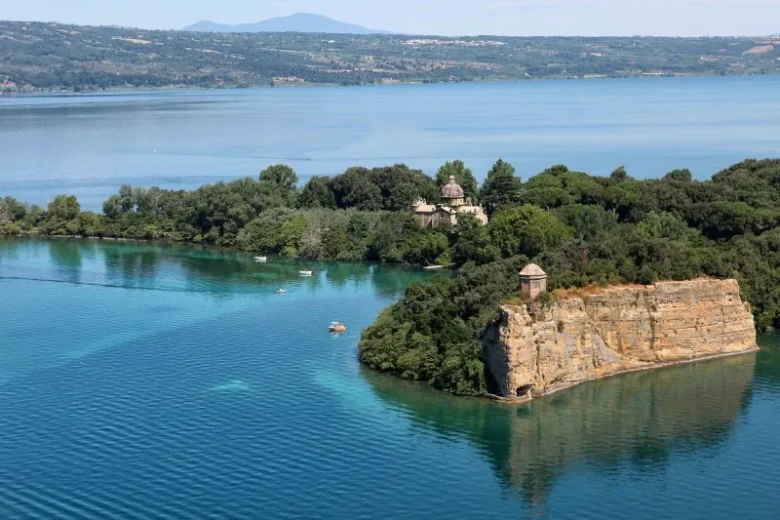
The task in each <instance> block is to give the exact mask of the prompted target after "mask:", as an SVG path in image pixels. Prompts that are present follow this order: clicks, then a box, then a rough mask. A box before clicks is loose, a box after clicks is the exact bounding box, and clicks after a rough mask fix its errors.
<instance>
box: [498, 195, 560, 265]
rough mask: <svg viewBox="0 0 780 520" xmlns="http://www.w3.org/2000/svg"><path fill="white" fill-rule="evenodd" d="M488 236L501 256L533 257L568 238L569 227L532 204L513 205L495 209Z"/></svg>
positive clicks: (551, 214)
mask: <svg viewBox="0 0 780 520" xmlns="http://www.w3.org/2000/svg"><path fill="white" fill-rule="evenodd" d="M488 231H489V233H490V238H491V241H492V243H493V245H495V246H496V247H498V248H499V250H500V251H501V254H502V255H503V256H504V257H507V258H508V257H512V256H515V255H526V256H528V257H529V258H533V257H534V256H536V255H538V254H539V253H541V252H542V251H546V250H549V249H553V248H555V247H557V246H559V245H560V244H562V243H563V242H565V241H566V240H569V239H570V238H572V230H571V228H569V226H567V225H566V224H564V223H563V222H561V221H560V220H558V219H557V218H556V217H555V215H554V214H553V213H551V212H549V211H545V210H543V209H540V208H538V207H536V206H531V205H525V206H514V207H510V208H506V209H504V210H502V211H501V212H499V213H498V215H496V216H495V218H493V219H492V220H491V221H490V224H489V225H488Z"/></svg>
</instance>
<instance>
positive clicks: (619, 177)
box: [609, 166, 631, 184]
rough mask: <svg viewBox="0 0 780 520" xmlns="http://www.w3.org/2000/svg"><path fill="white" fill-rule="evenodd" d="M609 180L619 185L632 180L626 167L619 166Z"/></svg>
mask: <svg viewBox="0 0 780 520" xmlns="http://www.w3.org/2000/svg"><path fill="white" fill-rule="evenodd" d="M609 180H610V181H611V182H612V183H614V184H618V183H621V182H625V181H628V180H631V177H630V176H629V175H628V172H627V171H626V167H625V166H618V167H617V168H615V170H614V171H613V172H612V173H611V174H610V175H609Z"/></svg>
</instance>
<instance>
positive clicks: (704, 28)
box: [0, 0, 780, 36]
mask: <svg viewBox="0 0 780 520" xmlns="http://www.w3.org/2000/svg"><path fill="white" fill-rule="evenodd" d="M0 4H2V5H0V19H6V20H45V21H58V22H72V23H81V24H95V25H112V24H116V25H127V26H135V27H142V28H165V29H168V28H173V29H175V28H181V27H183V26H185V25H188V24H190V23H193V22H196V21H198V20H203V19H209V20H214V21H220V22H227V23H240V22H253V21H259V20H262V19H265V18H269V17H272V16H281V15H286V14H290V13H294V12H312V13H320V14H325V15H328V16H331V17H333V18H337V19H339V20H343V21H347V22H352V23H357V24H361V25H365V26H367V27H370V28H374V29H384V30H390V31H399V32H407V33H414V34H445V35H458V34H504V35H584V36H591V35H634V34H641V35H663V36H674V35H677V36H689V35H706V34H710V35H746V34H747V35H757V34H771V33H780V0H393V1H387V0H381V1H380V0H21V1H14V0H2V2H0Z"/></svg>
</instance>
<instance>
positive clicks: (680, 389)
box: [0, 239, 780, 520]
mask: <svg viewBox="0 0 780 520" xmlns="http://www.w3.org/2000/svg"><path fill="white" fill-rule="evenodd" d="M301 267H311V268H313V269H314V270H315V276H314V277H312V278H311V279H302V278H299V277H298V276H297V271H298V269H299V268H301ZM421 276H422V275H421V274H420V273H418V272H415V271H404V270H400V269H394V268H388V267H382V266H372V265H363V264H356V265H345V264H335V263H308V262H307V263H305V264H304V263H296V262H294V261H288V260H284V261H283V260H277V259H270V261H269V263H268V264H266V265H259V264H255V263H254V262H253V261H252V258H251V256H248V255H242V254H238V253H225V252H215V251H208V250H200V249H195V248H186V247H173V246H170V247H169V246H153V245H143V244H131V243H98V242H89V241H50V242H46V241H33V240H16V239H13V240H9V239H6V240H0V518H3V519H14V518H24V519H27V518H36V519H38V518H40V519H49V518H67V519H112V518H116V519H126V518H129V519H158V518H159V519H180V518H236V519H255V518H334V519H336V518H488V517H489V518H554V519H559V518H562V519H567V518H571V519H579V518H595V519H600V518H603V519H622V518H625V519H630V520H637V519H655V518H664V519H667V518H671V519H691V518H695V519H698V518H701V519H712V518H724V519H732V518H750V519H755V518H758V519H763V518H766V519H774V518H777V510H778V506H780V499H779V498H778V495H777V492H776V487H777V482H778V481H780V443H778V432H780V341H778V339H777V338H775V337H771V336H768V337H764V338H762V340H761V343H762V346H763V349H762V351H761V352H760V353H758V354H757V355H755V354H752V355H745V356H740V357H734V358H728V359H722V360H716V361H710V362H705V363H699V364H694V365H686V366H679V367H674V368H669V369H664V370H659V371H653V372H644V373H636V374H630V375H625V376H621V377H617V378H614V379H610V380H607V381H599V382H593V383H589V384H585V385H581V386H579V387H576V388H574V389H571V390H569V391H566V392H561V393H559V394H556V395H555V396H552V397H551V398H548V399H543V400H539V401H536V402H534V403H531V404H530V405H527V406H520V407H504V406H500V405H496V404H493V403H488V402H483V401H480V400H471V399H463V398H454V397H450V396H447V395H445V394H442V393H439V392H435V391H432V390H430V389H427V388H426V387H424V386H421V385H418V384H411V383H408V382H401V381H398V380H396V379H394V378H392V377H388V376H384V375H382V374H377V373H374V372H372V371H369V370H366V369H363V368H361V367H360V366H359V365H358V363H357V361H356V359H355V352H356V343H357V341H358V337H359V331H360V329H361V328H363V327H365V326H366V325H368V324H369V323H370V322H371V321H372V319H373V318H374V316H375V315H376V314H377V313H378V312H379V310H380V309H381V308H383V307H384V306H386V305H388V304H389V303H390V302H392V301H393V300H395V299H397V298H398V297H399V295H400V293H401V292H402V290H403V288H404V286H405V285H406V284H408V283H409V282H410V281H412V280H414V279H418V278H420V277H421ZM278 287H285V288H286V289H287V290H288V294H287V295H286V296H284V297H280V296H277V295H276V294H274V291H275V290H276V289H277V288H278ZM334 319H343V320H345V321H346V322H347V323H348V324H349V325H350V330H349V332H348V333H347V334H345V335H343V336H340V337H332V336H330V335H328V333H327V332H326V331H325V328H326V326H327V324H328V322H329V321H331V320H334Z"/></svg>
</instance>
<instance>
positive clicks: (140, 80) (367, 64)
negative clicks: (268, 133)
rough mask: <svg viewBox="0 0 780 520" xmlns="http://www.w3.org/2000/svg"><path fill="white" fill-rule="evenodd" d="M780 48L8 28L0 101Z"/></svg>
mask: <svg viewBox="0 0 780 520" xmlns="http://www.w3.org/2000/svg"><path fill="white" fill-rule="evenodd" d="M779 43H780V40H778V39H777V38H772V37H759V38H747V37H746V38H723V37H713V38H656V37H630V38H615V37H601V38H581V37H544V38H542V37H529V38H525V37H522V38H521V37H500V36H490V37H460V38H448V37H435V38H418V37H412V36H404V35H384V34H373V35H355V34H349V35H347V34H327V35H325V34H303V33H254V34H252V33H241V34H235V33H233V34H231V33H197V32H186V31H148V30H142V29H133V28H123V27H88V26H75V25H63V24H55V23H37V22H8V21H0V91H2V90H6V91H9V92H14V91H33V90H50V89H56V90H59V89H65V90H71V91H83V90H99V89H106V88H127V87H135V88H151V87H172V86H177V87H207V88H213V87H247V86H267V85H283V84H301V83H320V84H322V83H325V84H345V85H359V84H373V83H382V82H397V81H423V82H439V81H473V80H499V79H505V80H511V79H535V78H574V77H588V76H609V77H626V76H642V75H672V74H718V75H725V74H772V73H775V74H776V73H778V72H780V61H778V57H780V45H778V44H779Z"/></svg>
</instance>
